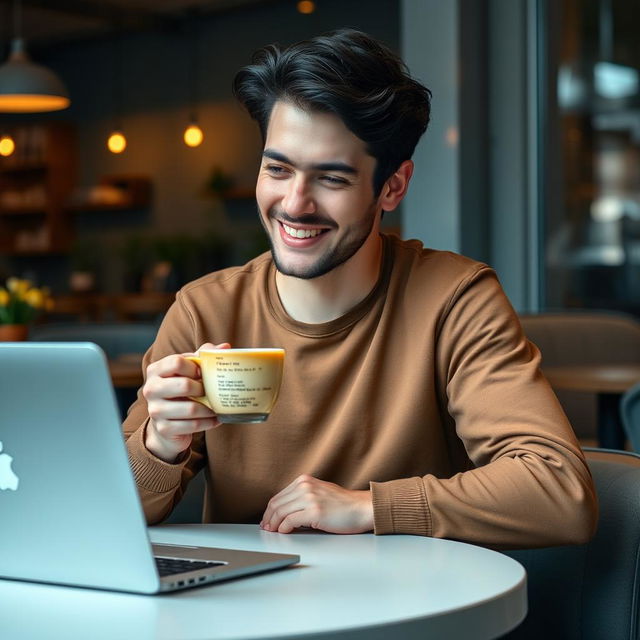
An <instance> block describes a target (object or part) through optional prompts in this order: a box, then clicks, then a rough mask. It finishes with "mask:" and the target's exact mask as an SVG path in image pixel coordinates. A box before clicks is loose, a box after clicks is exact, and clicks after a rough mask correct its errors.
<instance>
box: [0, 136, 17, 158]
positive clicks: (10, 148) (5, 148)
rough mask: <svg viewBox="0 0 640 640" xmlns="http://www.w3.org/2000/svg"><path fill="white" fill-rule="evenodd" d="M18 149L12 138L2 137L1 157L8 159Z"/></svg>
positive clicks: (0, 145)
mask: <svg viewBox="0 0 640 640" xmlns="http://www.w3.org/2000/svg"><path fill="white" fill-rule="evenodd" d="M15 148H16V143H15V142H14V141H13V138H12V137H11V136H0V156H3V157H5V158H7V157H8V156H10V155H11V154H12V153H13V152H14V151H15Z"/></svg>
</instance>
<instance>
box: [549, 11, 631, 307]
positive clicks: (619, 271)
mask: <svg viewBox="0 0 640 640" xmlns="http://www.w3.org/2000/svg"><path fill="white" fill-rule="evenodd" d="M562 8H563V12H562V29H561V43H562V44H561V52H560V60H559V65H558V74H557V105H556V108H557V111H556V113H557V114H558V117H559V118H560V123H561V127H560V131H561V140H560V141H559V142H558V144H559V153H560V154H561V163H560V171H561V176H560V184H561V187H560V196H559V198H558V202H559V204H560V206H557V207H549V209H548V211H547V219H546V272H547V277H546V305H547V307H549V308H563V307H583V308H602V309H615V310H623V311H628V312H631V313H635V314H638V315H640V46H639V45H638V41H639V40H638V33H640V2H628V1H627V0H562Z"/></svg>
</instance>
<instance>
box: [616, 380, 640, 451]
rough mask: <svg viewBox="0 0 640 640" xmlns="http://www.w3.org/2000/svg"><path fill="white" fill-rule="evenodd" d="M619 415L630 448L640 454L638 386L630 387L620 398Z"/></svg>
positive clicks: (639, 387)
mask: <svg viewBox="0 0 640 640" xmlns="http://www.w3.org/2000/svg"><path fill="white" fill-rule="evenodd" d="M620 414H621V416H622V426H623V427H624V431H625V433H626V435H627V439H628V440H629V443H630V444H631V448H632V449H633V450H634V451H635V452H636V453H640V384H637V385H635V386H633V387H631V389H629V390H628V391H627V392H626V393H625V394H624V395H623V396H622V400H621V401H620Z"/></svg>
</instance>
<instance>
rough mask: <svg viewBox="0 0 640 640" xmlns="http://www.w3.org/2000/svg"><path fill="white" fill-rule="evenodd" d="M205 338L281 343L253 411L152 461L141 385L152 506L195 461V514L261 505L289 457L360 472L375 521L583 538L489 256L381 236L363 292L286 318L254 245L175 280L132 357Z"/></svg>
mask: <svg viewBox="0 0 640 640" xmlns="http://www.w3.org/2000/svg"><path fill="white" fill-rule="evenodd" d="M204 342H213V343H220V342H229V343H231V345H232V346H234V347H267V346H269V347H284V348H285V349H286V361H285V370H284V379H283V385H282V389H281V392H280V397H279V400H278V402H277V404H276V407H275V409H274V411H273V412H272V414H271V417H270V418H269V420H268V421H267V422H266V423H263V424H247V425H240V424H238V425H235V424H232V425H223V426H221V427H219V428H217V429H214V430H212V431H210V432H208V433H207V434H206V436H203V435H198V436H196V437H194V441H193V444H192V447H191V450H190V452H188V454H186V455H184V456H183V457H182V458H181V459H180V460H179V461H178V463H177V464H167V463H165V462H163V461H161V460H158V459H157V458H155V457H154V456H153V455H152V454H151V453H149V452H148V451H147V449H146V448H145V446H144V444H143V442H144V429H145V426H146V422H147V420H148V415H147V408H146V402H145V400H144V398H142V396H141V394H138V400H137V401H136V402H135V403H134V405H133V406H132V408H131V409H130V411H129V414H128V417H127V419H126V421H125V423H124V430H125V434H126V436H127V438H128V440H127V446H128V449H129V454H130V459H131V464H132V468H133V470H134V474H135V477H136V480H137V483H138V487H139V491H140V494H141V497H142V502H143V505H144V509H145V512H146V515H147V519H148V521H149V522H150V523H156V522H159V521H161V520H162V519H163V518H164V517H166V516H167V515H168V514H169V513H170V511H171V509H172V508H173V506H174V504H175V503H176V502H177V501H178V500H179V499H180V496H181V495H182V492H183V490H184V488H185V486H186V484H187V483H188V481H189V479H190V478H191V477H192V476H193V474H195V473H196V472H197V471H198V470H199V469H201V468H202V467H203V466H206V474H207V480H208V490H207V498H206V505H205V516H204V519H205V522H254V523H255V522H259V521H260V519H261V516H262V514H263V512H264V509H265V508H266V505H267V502H268V500H269V499H270V498H271V497H272V496H273V495H275V494H276V493H277V492H278V491H280V490H281V489H282V488H284V487H285V486H286V485H288V484H289V483H290V482H291V481H292V480H294V478H296V477H297V476H298V475H300V474H301V473H308V474H311V475H313V476H316V477H318V478H320V479H323V480H328V481H331V482H336V483H337V484H339V485H341V486H343V487H346V488H349V489H368V488H371V490H372V496H373V504H374V518H375V532H376V533H378V534H381V533H409V534H418V535H424V536H437V537H447V538H456V539H459V540H465V541H469V542H475V543H481V544H487V545H493V546H501V547H519V546H537V545H551V544H565V543H579V542H584V541H586V540H587V539H588V538H589V536H590V535H591V534H592V532H593V529H594V526H595V519H596V501H595V494H594V489H593V485H592V480H591V477H590V474H589V471H588V468H587V466H586V464H585V461H584V458H583V456H582V454H581V451H580V448H579V446H578V444H577V442H576V439H575V436H574V434H573V432H572V430H571V427H570V425H569V424H568V422H567V419H566V417H565V416H564V414H563V412H562V409H561V408H560V405H559V403H558V401H557V399H556V397H555V396H554V394H553V392H552V391H551V389H550V387H549V385H548V383H547V382H546V380H545V379H544V378H543V376H542V375H541V374H540V371H539V368H538V365H539V361H540V354H539V352H538V350H537V349H536V348H535V347H534V346H532V345H531V344H530V343H529V342H528V341H527V340H526V339H525V337H524V335H523V333H522V329H521V327H520V324H519V322H518V318H517V316H516V314H515V312H514V311H513V309H512V307H511V305H510V304H509V302H508V300H507V298H506V296H505V295H504V293H503V291H502V289H501V287H500V285H499V283H498V280H497V278H496V276H495V273H494V272H493V271H492V270H491V269H490V268H488V267H487V266H486V265H483V264H480V263H477V262H474V261H472V260H469V259H467V258H464V257H461V256H459V255H456V254H453V253H447V252H440V251H432V250H428V249H423V247H422V245H421V244H420V243H419V242H417V241H401V240H399V239H398V238H395V237H391V236H385V242H384V258H383V265H382V269H381V274H380V278H379V281H378V283H377V285H376V286H375V288H374V290H373V291H372V292H371V294H370V295H369V296H368V297H367V298H366V299H365V300H363V301H362V302H361V303H359V304H358V305H357V306H356V307H355V308H353V309H352V310H351V311H350V312H349V313H347V314H346V315H344V316H343V317H341V318H339V319H337V320H334V321H331V322H327V323H324V324H318V325H309V324H304V323H301V322H297V321H295V320H292V319H291V318H290V317H289V316H288V315H287V313H286V312H285V310H284V308H283V306H282V304H281V302H280V300H279V297H278V294H277V290H276V285H275V268H274V265H273V262H272V260H271V256H270V255H269V254H264V255H262V256H259V257H258V258H256V259H255V260H253V261H251V262H249V263H248V264H246V265H245V266H243V267H234V268H230V269H225V270H223V271H218V272H215V273H212V274H209V275H207V276H205V277H203V278H201V279H199V280H196V281H194V282H192V283H190V284H188V285H187V286H185V287H184V288H183V289H182V290H181V291H180V292H179V293H178V294H177V298H176V302H175V303H174V305H173V306H172V307H171V309H170V310H169V311H168V313H167V315H166V317H165V319H164V322H163V323H162V326H161V328H160V330H159V332H158V337H157V339H156V341H155V343H154V345H153V346H152V347H151V348H150V349H149V351H148V352H147V354H146V355H145V360H144V366H145V368H146V365H148V364H149V363H150V362H152V361H155V360H157V359H159V358H162V357H164V356H166V355H168V354H173V353H184V352H192V351H194V350H195V349H197V348H198V346H199V345H201V344H202V343H204Z"/></svg>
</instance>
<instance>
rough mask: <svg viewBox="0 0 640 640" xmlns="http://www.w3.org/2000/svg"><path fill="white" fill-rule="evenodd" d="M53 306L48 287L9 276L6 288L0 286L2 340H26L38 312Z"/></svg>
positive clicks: (0, 336)
mask: <svg viewBox="0 0 640 640" xmlns="http://www.w3.org/2000/svg"><path fill="white" fill-rule="evenodd" d="M52 306H53V300H52V299H51V297H50V296H49V291H48V290H47V289H45V288H37V287H34V286H33V284H32V283H31V282H30V281H29V280H22V279H20V278H9V279H8V280H7V284H6V288H5V287H0V341H5V342H6V341H12V342H13V341H18V340H26V338H27V335H28V333H29V325H30V324H31V323H32V322H33V321H34V320H35V318H36V316H37V315H38V313H40V312H41V311H42V310H43V309H51V308H52Z"/></svg>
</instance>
